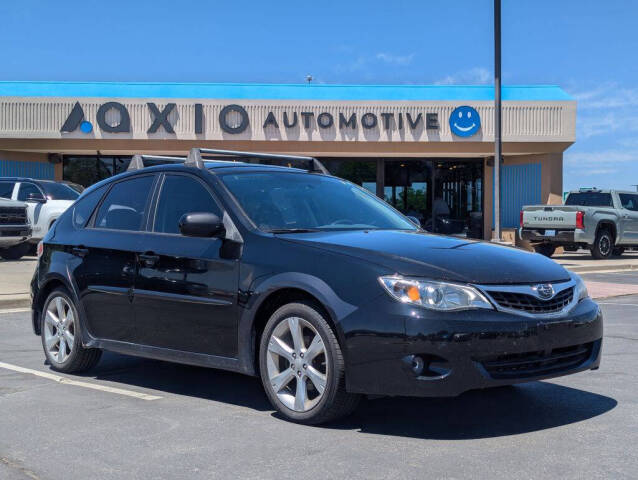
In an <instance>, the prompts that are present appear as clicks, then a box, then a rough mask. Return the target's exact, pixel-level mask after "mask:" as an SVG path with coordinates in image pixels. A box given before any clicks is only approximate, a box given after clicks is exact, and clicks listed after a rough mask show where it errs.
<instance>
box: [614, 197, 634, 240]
mask: <svg viewBox="0 0 638 480" xmlns="http://www.w3.org/2000/svg"><path fill="white" fill-rule="evenodd" d="M618 197H619V199H620V204H621V206H622V213H621V215H622V219H621V222H622V230H623V235H622V243H624V244H637V245H638V194H633V193H619V194H618Z"/></svg>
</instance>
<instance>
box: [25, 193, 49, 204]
mask: <svg viewBox="0 0 638 480" xmlns="http://www.w3.org/2000/svg"><path fill="white" fill-rule="evenodd" d="M27 202H35V203H47V199H46V198H45V197H43V196H42V195H41V194H39V193H30V194H29V195H27Z"/></svg>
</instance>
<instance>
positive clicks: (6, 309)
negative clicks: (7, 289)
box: [0, 308, 31, 315]
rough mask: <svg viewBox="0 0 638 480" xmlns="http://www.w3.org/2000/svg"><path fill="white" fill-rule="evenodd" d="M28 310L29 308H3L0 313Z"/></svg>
mask: <svg viewBox="0 0 638 480" xmlns="http://www.w3.org/2000/svg"><path fill="white" fill-rule="evenodd" d="M30 311H31V309H30V308H5V309H4V310H0V315H1V314H3V313H23V312H30Z"/></svg>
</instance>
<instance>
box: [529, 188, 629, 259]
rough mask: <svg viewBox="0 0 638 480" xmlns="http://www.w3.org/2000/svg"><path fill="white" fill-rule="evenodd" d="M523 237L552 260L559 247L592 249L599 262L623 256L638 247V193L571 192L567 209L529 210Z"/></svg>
mask: <svg viewBox="0 0 638 480" xmlns="http://www.w3.org/2000/svg"><path fill="white" fill-rule="evenodd" d="M519 234H520V236H521V238H522V239H523V240H528V241H529V242H530V243H531V244H532V246H533V247H534V249H535V250H536V251H537V252H538V253H542V254H543V255H546V256H548V257H551V256H552V254H553V253H554V251H555V250H556V247H558V246H562V247H563V248H564V249H565V250H567V251H576V250H577V249H578V248H588V249H589V250H590V251H591V254H592V256H593V257H594V258H598V259H604V258H609V257H611V256H612V255H622V253H623V252H624V250H625V248H628V247H638V192H628V191H619V190H598V189H592V188H588V189H580V190H577V191H573V192H569V194H568V195H567V198H566V199H565V204H564V205H531V206H525V207H523V210H522V211H521V225H520V229H519Z"/></svg>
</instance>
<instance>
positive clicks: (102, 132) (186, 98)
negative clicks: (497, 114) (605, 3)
mask: <svg viewBox="0 0 638 480" xmlns="http://www.w3.org/2000/svg"><path fill="white" fill-rule="evenodd" d="M502 96H503V162H502V166H501V209H502V213H501V216H502V225H503V227H504V229H505V231H506V232H507V231H508V229H510V230H509V232H510V234H511V232H512V231H513V229H514V228H515V227H516V226H517V225H518V220H519V210H520V207H521V206H522V205H525V204H531V203H560V201H561V199H562V184H563V181H562V175H563V152H564V151H565V149H567V148H568V147H569V146H570V145H571V144H572V143H573V142H574V141H575V124H576V102H575V101H574V100H573V99H572V98H571V97H570V96H569V95H568V94H567V93H565V92H564V91H563V90H562V89H561V88H559V87H556V86H544V85H543V86H512V87H503V91H502ZM493 102H494V89H493V88H492V87H489V86H425V85H400V86H385V85H321V84H302V85H273V84H187V83H71V82H0V176H27V177H36V178H49V179H56V180H66V181H70V182H74V183H79V184H82V185H85V186H87V185H90V184H91V183H94V182H96V181H99V180H101V179H103V178H106V177H109V176H111V175H115V174H117V173H120V172H122V171H125V170H126V168H127V166H128V162H129V161H130V158H131V156H132V155H133V154H135V153H147V154H160V155H186V154H187V153H188V151H189V150H190V148H192V147H206V148H219V149H226V150H242V151H258V152H272V153H289V154H300V155H310V156H314V157H316V158H318V159H320V160H321V161H322V163H323V164H324V165H325V166H326V168H327V169H328V170H329V171H330V172H331V173H332V174H333V175H336V176H340V177H343V178H346V179H348V180H350V181H352V182H355V183H357V184H359V185H362V186H363V187H365V188H367V189H369V190H370V191H372V192H374V193H376V194H377V195H378V196H380V197H381V198H384V199H385V200H387V201H388V202H390V203H392V204H393V205H394V206H395V207H396V208H398V209H399V210H401V211H403V212H405V213H406V214H408V215H413V216H416V217H418V218H419V219H420V220H421V222H422V224H423V225H425V226H426V227H428V228H429V229H431V230H437V231H443V232H445V233H457V234H464V235H468V236H470V237H478V238H490V236H491V230H492V226H493V203H494V202H493V198H494V188H493V176H494V153H493V152H494V144H493V142H494V104H493ZM439 217H442V218H445V219H447V220H445V221H444V222H443V223H440V222H439Z"/></svg>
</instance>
